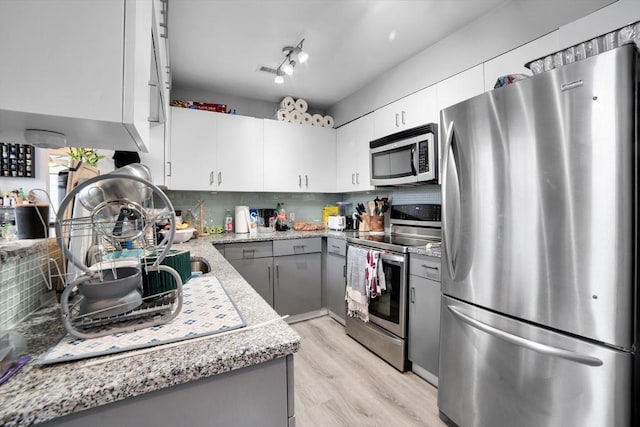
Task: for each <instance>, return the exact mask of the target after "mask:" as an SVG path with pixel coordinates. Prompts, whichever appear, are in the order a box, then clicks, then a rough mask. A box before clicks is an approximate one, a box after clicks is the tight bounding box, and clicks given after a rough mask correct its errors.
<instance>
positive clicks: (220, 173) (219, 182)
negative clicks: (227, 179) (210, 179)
mask: <svg viewBox="0 0 640 427" xmlns="http://www.w3.org/2000/svg"><path fill="white" fill-rule="evenodd" d="M220 184H222V172H218V185H220Z"/></svg>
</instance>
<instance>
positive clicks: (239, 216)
mask: <svg viewBox="0 0 640 427" xmlns="http://www.w3.org/2000/svg"><path fill="white" fill-rule="evenodd" d="M235 213H236V221H235V224H234V225H235V232H236V234H241V233H248V232H249V206H236V209H235Z"/></svg>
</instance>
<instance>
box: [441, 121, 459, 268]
mask: <svg viewBox="0 0 640 427" xmlns="http://www.w3.org/2000/svg"><path fill="white" fill-rule="evenodd" d="M446 132H447V133H446V135H447V141H446V143H445V146H444V151H443V154H444V155H443V159H442V196H443V197H445V196H446V194H447V191H448V187H449V182H448V181H449V180H448V179H447V174H448V169H449V156H451V158H452V159H453V161H454V162H455V158H453V155H452V154H451V150H452V149H453V135H454V130H453V122H450V123H449V125H448V126H447V131H446ZM453 169H454V171H455V172H456V174H457V170H456V169H457V168H456V164H455V163H454V164H453ZM455 191H456V194H457V197H458V203H459V201H460V188H455ZM447 205H448V204H447V203H442V240H443V242H444V250H445V252H446V253H447V256H446V259H447V264H446V265H447V270H448V272H449V277H451V278H452V279H453V278H455V264H454V262H453V257H454V253H453V247H452V244H451V240H452V236H451V235H448V234H449V232H448V231H447V230H450V228H449V227H450V226H451V224H449V219H448V218H449V209H448V208H447ZM458 216H459V215H456V217H458ZM455 219H456V220H457V221H458V223H459V222H460V218H455Z"/></svg>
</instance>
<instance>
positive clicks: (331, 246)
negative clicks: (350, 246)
mask: <svg viewBox="0 0 640 427" xmlns="http://www.w3.org/2000/svg"><path fill="white" fill-rule="evenodd" d="M327 253H328V254H336V255H340V256H347V241H346V240H341V239H336V238H335V237H327Z"/></svg>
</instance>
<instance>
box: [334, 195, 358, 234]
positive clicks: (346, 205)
mask: <svg viewBox="0 0 640 427" xmlns="http://www.w3.org/2000/svg"><path fill="white" fill-rule="evenodd" d="M336 205H337V206H338V215H340V216H343V217H344V218H345V222H344V230H355V229H356V228H355V227H354V223H353V203H351V202H336Z"/></svg>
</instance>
